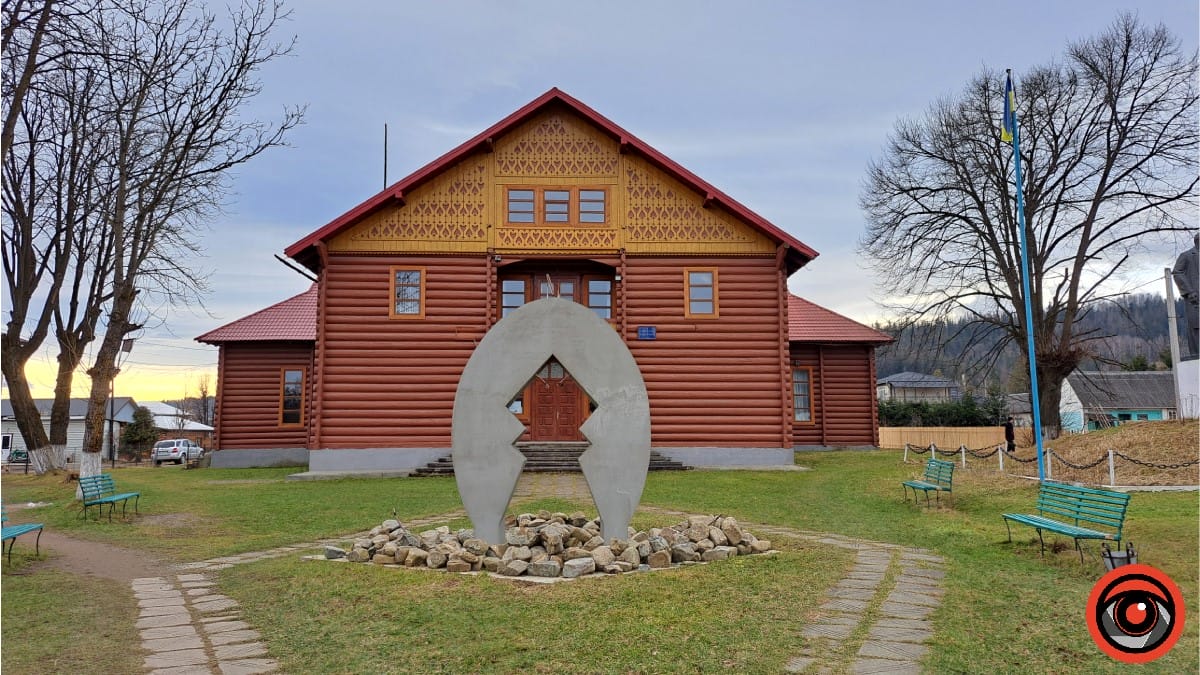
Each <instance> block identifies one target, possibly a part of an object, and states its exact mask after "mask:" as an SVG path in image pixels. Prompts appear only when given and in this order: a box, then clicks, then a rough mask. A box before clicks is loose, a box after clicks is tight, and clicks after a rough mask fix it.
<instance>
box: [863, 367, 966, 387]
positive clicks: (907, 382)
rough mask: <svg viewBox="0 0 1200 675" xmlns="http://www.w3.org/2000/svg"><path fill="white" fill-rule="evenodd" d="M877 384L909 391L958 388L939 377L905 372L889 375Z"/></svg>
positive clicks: (951, 381) (951, 382)
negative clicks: (903, 388)
mask: <svg viewBox="0 0 1200 675" xmlns="http://www.w3.org/2000/svg"><path fill="white" fill-rule="evenodd" d="M876 384H890V385H893V386H896V387H905V388H907V389H942V388H944V387H952V388H957V387H958V385H957V384H954V381H953V380H947V379H946V378H944V377H938V376H937V375H926V374H924V373H914V372H912V371H905V372H903V373H896V374H895V375H888V376H887V377H881V378H879V379H878V380H876Z"/></svg>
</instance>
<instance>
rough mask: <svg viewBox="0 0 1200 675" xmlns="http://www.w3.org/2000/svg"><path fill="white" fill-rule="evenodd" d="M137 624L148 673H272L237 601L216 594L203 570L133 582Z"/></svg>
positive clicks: (263, 648) (273, 667)
mask: <svg viewBox="0 0 1200 675" xmlns="http://www.w3.org/2000/svg"><path fill="white" fill-rule="evenodd" d="M133 594H134V596H135V597H136V598H137V601H138V607H139V608H140V610H141V611H140V614H139V616H138V621H137V627H138V629H139V630H140V631H141V637H142V647H143V648H145V649H146V651H147V652H148V655H147V656H146V661H145V666H146V670H147V671H149V672H150V673H153V674H154V675H193V674H199V673H204V674H205V675H207V674H209V673H223V674H224V675H234V674H236V675H250V674H251V673H273V672H275V671H276V670H277V668H278V665H279V664H277V663H276V662H275V660H274V659H270V658H267V647H266V645H264V644H263V643H262V642H261V641H260V637H261V636H260V635H259V634H258V633H257V632H256V631H254V630H252V629H251V628H250V626H249V625H248V624H246V622H244V621H242V620H241V615H240V613H239V611H238V603H237V601H236V600H234V599H233V598H229V597H226V596H224V595H221V594H220V593H217V592H216V591H215V590H214V589H213V582H212V581H210V580H209V579H208V577H206V576H205V575H203V574H177V575H175V576H173V577H148V578H144V579H135V580H134V581H133Z"/></svg>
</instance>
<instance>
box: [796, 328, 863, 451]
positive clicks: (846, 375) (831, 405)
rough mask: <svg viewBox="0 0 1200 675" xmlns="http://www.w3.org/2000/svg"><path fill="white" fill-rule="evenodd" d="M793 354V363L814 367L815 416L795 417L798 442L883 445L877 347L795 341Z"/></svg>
mask: <svg viewBox="0 0 1200 675" xmlns="http://www.w3.org/2000/svg"><path fill="white" fill-rule="evenodd" d="M791 356H792V367H793V368H796V367H810V368H812V380H813V382H812V407H813V410H812V413H813V414H812V417H813V422H812V423H811V424H806V423H802V422H793V423H792V438H793V440H794V442H795V444H796V445H821V446H863V445H871V446H876V445H878V444H879V431H878V430H879V421H878V414H877V413H878V410H877V407H876V403H875V348H874V347H873V346H870V345H819V344H800V343H793V344H792V346H791ZM789 412H790V411H789Z"/></svg>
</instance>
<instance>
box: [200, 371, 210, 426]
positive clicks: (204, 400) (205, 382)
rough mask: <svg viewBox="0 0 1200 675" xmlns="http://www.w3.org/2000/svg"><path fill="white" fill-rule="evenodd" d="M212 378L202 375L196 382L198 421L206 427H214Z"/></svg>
mask: <svg viewBox="0 0 1200 675" xmlns="http://www.w3.org/2000/svg"><path fill="white" fill-rule="evenodd" d="M211 389H212V378H211V377H210V376H209V375H207V374H205V375H201V376H200V379H199V380H197V381H196V398H197V399H198V406H197V407H198V412H199V414H198V415H197V416H196V421H198V422H200V423H201V424H203V425H205V426H210V427H211V426H212V423H213V396H212V391H211Z"/></svg>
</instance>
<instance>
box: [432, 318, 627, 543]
mask: <svg viewBox="0 0 1200 675" xmlns="http://www.w3.org/2000/svg"><path fill="white" fill-rule="evenodd" d="M551 357H553V358H555V359H557V360H558V362H559V363H561V364H562V365H563V367H564V368H566V370H567V371H568V372H569V373H570V374H571V376H572V377H573V378H574V379H575V381H576V382H577V383H578V384H579V385H580V387H582V388H583V390H584V392H585V393H586V394H587V395H588V396H590V397H591V399H592V401H593V402H594V403H595V404H596V409H595V410H594V411H593V412H592V413H591V415H590V416H589V417H588V419H587V421H586V422H584V423H583V424H582V425H581V426H580V431H581V432H582V433H583V435H584V437H585V438H586V439H587V440H588V441H589V443H590V446H589V447H588V449H587V450H586V451H585V452H584V453H583V455H582V456H581V457H580V458H579V463H580V465H581V466H582V468H583V475H584V478H585V479H586V480H587V484H588V489H589V490H590V491H591V493H592V499H593V500H594V501H595V502H596V508H597V510H598V511H599V512H600V518H601V535H602V536H603V537H604V538H605V540H610V539H614V538H616V539H625V538H626V536H627V532H626V529H627V528H628V527H629V521H630V519H631V518H632V517H633V512H634V509H636V508H637V504H638V502H639V501H640V500H641V497H642V489H643V487H645V484H646V471H647V468H648V466H649V464H650V400H649V398H648V396H647V395H646V385H645V382H643V380H642V375H641V371H639V370H638V367H637V363H636V362H635V361H634V360H633V355H632V354H630V353H629V349H628V348H627V347H626V346H625V343H624V342H622V341H621V337H620V335H618V333H617V332H616V331H614V330H613V329H612V327H611V326H610V325H609V324H608V323H606V322H605V321H603V320H602V319H600V318H599V317H598V316H596V314H595V313H593V312H592V311H591V310H590V309H588V308H586V307H584V306H582V305H579V304H577V303H574V302H571V301H570V300H563V299H561V298H543V299H541V300H535V301H534V302H530V303H528V304H525V305H523V306H521V307H520V308H518V309H517V310H516V311H514V312H512V313H511V314H509V315H508V316H507V317H505V318H503V319H501V320H500V321H499V322H498V323H497V324H496V325H495V326H493V327H492V328H491V330H489V331H488V333H487V334H486V335H484V337H483V340H481V341H480V343H479V346H478V347H476V349H475V352H474V353H473V354H472V355H471V358H470V359H469V360H468V361H467V366H466V369H465V370H464V371H463V374H462V378H461V379H460V380H459V384H458V391H457V392H456V393H455V396H454V417H453V422H452V427H451V432H452V435H453V438H452V448H453V458H454V474H455V478H456V480H457V481H458V491H459V494H460V495H461V496H462V500H463V506H465V507H466V509H467V515H468V516H469V517H470V518H471V523H472V525H473V526H474V528H475V535H476V536H477V537H479V538H482V539H485V540H486V541H488V542H489V543H493V544H500V543H503V542H504V512H505V510H506V509H507V508H508V503H509V501H510V500H511V499H512V495H513V491H514V490H515V488H516V485H517V479H518V478H520V475H521V467H522V466H523V465H524V463H525V457H524V456H523V455H522V454H521V453H520V452H519V451H518V450H517V449H516V448H515V447H514V445H513V443H514V442H515V441H516V440H517V438H519V437H520V435H521V434H522V433H523V432H524V429H525V427H524V425H523V424H521V422H520V421H518V420H517V419H516V417H514V416H513V414H512V413H511V412H510V411H509V410H508V403H509V402H510V401H511V400H512V399H513V397H514V396H516V394H517V392H519V391H520V390H521V389H522V388H523V387H524V386H525V385H526V384H528V382H529V380H530V379H531V378H532V377H533V375H534V373H536V372H537V371H538V369H540V368H541V367H542V366H543V365H544V364H545V363H546V362H547V361H548V360H549V359H550V358H551Z"/></svg>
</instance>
